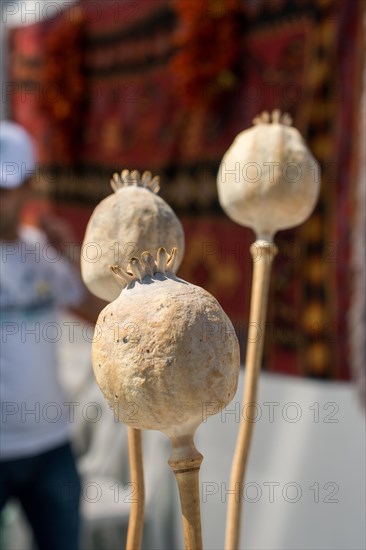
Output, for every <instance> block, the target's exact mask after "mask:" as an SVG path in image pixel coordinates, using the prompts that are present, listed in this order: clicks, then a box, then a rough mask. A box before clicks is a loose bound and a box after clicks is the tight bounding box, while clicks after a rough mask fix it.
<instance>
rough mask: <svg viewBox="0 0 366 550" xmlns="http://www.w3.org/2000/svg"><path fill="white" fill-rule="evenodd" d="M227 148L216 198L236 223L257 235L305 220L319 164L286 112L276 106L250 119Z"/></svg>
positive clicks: (315, 191) (314, 192)
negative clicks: (270, 111) (252, 124)
mask: <svg viewBox="0 0 366 550" xmlns="http://www.w3.org/2000/svg"><path fill="white" fill-rule="evenodd" d="M253 123H254V126H253V127H252V128H249V129H248V130H245V131H244V132H241V133H240V134H239V135H238V136H237V137H236V138H235V140H234V143H233V144H232V145H231V147H230V148H229V149H228V151H227V152H226V153H225V155H224V157H223V159H222V162H221V165H220V169H219V172H218V176H217V186H218V193H219V201H220V204H221V206H222V208H223V209H224V211H225V212H226V214H227V215H228V216H229V217H230V218H231V219H232V220H233V221H235V222H236V223H239V224H240V225H245V226H247V227H251V228H252V229H253V230H254V231H255V232H256V234H257V238H258V239H260V240H266V241H272V239H273V235H274V233H276V231H279V230H280V229H287V228H290V227H294V226H296V225H299V224H300V223H302V222H303V221H305V220H306V219H307V218H308V217H309V215H310V214H311V212H312V211H313V209H314V206H315V203H316V200H317V197H318V193H319V185H320V169H319V165H318V163H317V162H316V160H315V159H314V157H313V156H312V154H311V153H310V151H309V149H308V148H307V146H306V143H305V141H304V140H303V138H302V136H301V134H300V133H299V132H298V130H296V128H293V127H292V126H291V123H292V121H291V118H290V116H289V115H288V114H283V115H281V112H280V111H279V110H277V109H276V110H274V111H273V112H272V115H270V114H269V113H267V112H263V113H262V114H261V115H259V116H257V117H256V118H255V119H254V120H253Z"/></svg>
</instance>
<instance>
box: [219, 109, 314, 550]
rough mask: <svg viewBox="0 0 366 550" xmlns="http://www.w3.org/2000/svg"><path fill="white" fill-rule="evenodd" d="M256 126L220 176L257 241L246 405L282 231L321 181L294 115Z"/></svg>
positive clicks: (240, 482)
mask: <svg viewBox="0 0 366 550" xmlns="http://www.w3.org/2000/svg"><path fill="white" fill-rule="evenodd" d="M253 122H254V127H253V128H250V129H249V130H246V131H245V132H242V133H241V134H239V135H238V136H237V138H236V139H235V141H234V143H233V144H232V146H231V147H230V149H229V150H228V151H227V152H226V154H225V155H224V158H223V160H222V162H221V165H220V170H219V173H218V176H217V186H218V192H219V200H220V203H221V206H222V207H223V209H224V210H225V212H226V213H227V215H228V216H229V217H230V218H231V219H232V220H234V221H236V222H237V223H239V224H240V225H245V226H248V227H251V228H252V229H253V230H254V231H255V233H256V237H257V240H256V242H255V243H253V244H252V246H251V247H250V252H251V254H252V257H253V262H254V265H253V284H252V291H251V304H250V318H249V326H250V327H260V328H261V329H262V330H261V337H260V338H256V337H255V335H253V336H252V334H251V331H249V333H248V343H247V349H246V358H245V380H244V396H243V409H244V408H247V407H250V404H251V403H254V402H255V401H256V395H257V386H258V379H259V373H260V368H261V362H262V355H263V343H264V334H265V320H266V310H267V299H268V289H269V281H270V272H271V265H272V261H273V258H274V256H275V255H276V252H277V247H276V245H275V244H274V243H273V237H274V234H275V233H276V231H278V230H280V229H287V228H290V227H294V226H296V225H299V224H300V223H302V222H303V221H305V220H306V218H307V217H308V216H309V215H310V214H311V212H312V211H313V209H314V206H315V203H316V200H317V197H318V193H319V185H320V170H319V165H318V163H317V162H316V161H315V159H314V157H313V156H312V155H311V153H310V151H309V150H308V148H307V146H306V143H305V142H304V140H303V139H302V137H301V135H300V133H299V132H298V131H297V130H296V129H295V128H292V127H291V119H290V117H289V115H287V114H284V115H282V116H281V112H280V111H279V110H275V111H273V112H272V115H271V116H270V115H269V113H267V112H263V113H262V114H261V115H260V116H258V117H256V118H255V119H254V121H253ZM250 414H251V413H249V420H250V421H249V422H246V421H245V422H244V420H243V419H241V422H240V426H239V433H238V437H237V445H236V450H235V453H234V459H233V465H232V470H231V479H230V494H229V499H228V516H227V529H226V541H225V548H226V550H234V549H236V548H238V547H239V546H240V522H241V517H242V516H241V507H242V499H237V498H236V496H235V495H236V490H237V488H239V494H241V492H242V490H243V487H244V479H245V470H246V465H247V461H248V456H249V449H250V444H251V438H252V433H253V429H254V423H255V418H251V417H250Z"/></svg>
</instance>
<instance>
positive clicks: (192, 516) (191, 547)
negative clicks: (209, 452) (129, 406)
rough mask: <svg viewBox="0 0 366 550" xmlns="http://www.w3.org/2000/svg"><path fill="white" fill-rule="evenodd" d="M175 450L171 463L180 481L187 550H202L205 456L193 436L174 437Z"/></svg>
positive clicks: (178, 481)
mask: <svg viewBox="0 0 366 550" xmlns="http://www.w3.org/2000/svg"><path fill="white" fill-rule="evenodd" d="M172 444H173V452H172V454H171V457H170V459H169V465H170V466H171V468H172V470H173V471H174V474H175V477H176V479H177V483H178V489H179V496H180V503H181V508H182V521H183V532H184V545H185V548H186V550H202V531H201V512H200V494H199V470H200V466H201V462H202V460H203V456H202V455H201V453H199V452H198V451H197V449H196V447H195V446H194V443H193V438H192V437H188V436H187V437H180V438H172Z"/></svg>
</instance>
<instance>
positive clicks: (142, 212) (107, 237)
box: [81, 170, 184, 302]
mask: <svg viewBox="0 0 366 550" xmlns="http://www.w3.org/2000/svg"><path fill="white" fill-rule="evenodd" d="M146 174H147V176H146ZM121 177H122V178H120V177H119V176H117V177H116V175H115V176H114V179H113V180H112V182H111V183H112V185H113V187H114V190H115V192H114V193H113V194H112V195H110V196H108V197H107V198H105V199H104V200H102V201H101V202H100V203H99V204H98V205H97V206H96V208H95V210H94V212H93V213H92V215H91V218H90V220H89V223H88V226H87V228H86V232H85V237H84V242H83V246H82V255H81V274H82V278H83V281H84V283H85V285H86V286H87V287H88V289H89V290H90V292H92V293H93V294H95V295H96V296H98V298H102V299H103V300H106V301H108V302H111V301H113V300H115V299H116V298H117V297H118V296H119V294H120V292H121V287H120V286H119V285H118V283H117V282H116V280H115V279H114V277H113V276H112V275H111V271H110V266H111V265H114V264H117V263H118V264H119V265H121V266H122V267H124V268H125V269H126V268H127V264H128V259H129V258H130V257H131V256H133V255H136V254H141V253H142V252H143V251H144V250H151V252H152V253H153V254H156V253H157V251H158V248H159V247H160V246H165V247H166V248H167V249H168V250H171V249H172V248H173V247H178V249H179V254H178V261H177V265H176V269H178V267H179V265H180V263H181V261H182V259H183V254H184V232H183V227H182V225H181V223H180V221H179V220H178V218H177V216H176V215H175V213H174V211H173V210H172V209H171V207H170V206H169V205H168V204H167V203H166V202H165V201H164V199H162V198H161V197H159V196H158V195H156V192H157V190H158V188H159V186H158V178H156V177H155V178H153V179H151V174H150V173H148V172H145V173H144V174H143V175H142V177H141V178H140V174H139V173H138V172H137V171H134V172H131V173H129V172H128V171H127V170H126V171H124V172H122V174H121ZM149 178H150V179H149Z"/></svg>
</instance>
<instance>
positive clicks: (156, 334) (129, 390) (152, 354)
mask: <svg viewBox="0 0 366 550" xmlns="http://www.w3.org/2000/svg"><path fill="white" fill-rule="evenodd" d="M177 259H178V251H177V249H176V248H174V249H173V251H172V254H171V255H170V256H169V254H168V253H167V252H166V250H165V249H164V248H160V249H159V251H158V254H157V260H156V261H155V260H154V258H153V256H152V255H151V254H150V253H149V252H144V253H143V254H142V255H141V261H140V260H138V259H137V258H132V259H131V260H130V263H129V266H128V270H127V272H124V270H123V269H122V268H121V267H119V266H114V267H113V268H112V269H113V272H114V274H115V276H116V278H117V279H118V280H119V281H121V284H122V287H123V286H125V288H123V290H122V292H121V294H120V296H119V298H117V299H116V300H114V302H112V303H110V304H109V305H107V306H106V307H105V308H104V309H103V311H102V312H101V313H100V315H99V319H98V321H97V327H98V328H97V332H96V338H95V341H94V343H93V367H94V372H95V376H96V379H97V382H98V384H99V386H100V388H101V390H102V392H103V393H104V395H105V398H106V400H107V401H108V403H109V404H110V405H111V407H114V408H116V410H118V411H119V415H120V419H121V421H122V422H125V421H126V414H125V411H126V406H127V405H128V404H129V403H134V404H135V405H136V407H137V408H138V410H137V412H136V414H135V415H133V419H132V420H133V422H132V425H133V427H135V428H139V429H150V430H160V431H162V432H164V433H166V434H167V435H168V436H170V437H172V436H177V435H184V434H186V433H190V432H192V431H193V432H194V431H195V429H196V428H197V426H198V425H199V424H200V423H201V422H202V407H203V404H204V403H206V402H208V401H210V402H211V401H214V402H216V403H221V404H222V405H223V406H224V405H226V404H227V403H228V402H230V401H231V399H232V398H233V396H234V393H235V390H236V385H237V378H238V372H239V346H238V340H237V337H236V334H235V331H234V329H233V326H232V324H231V321H230V319H229V318H228V317H227V315H226V314H225V312H224V311H223V310H222V308H221V306H220V304H219V303H218V302H217V300H216V299H215V298H214V297H213V296H212V295H211V294H209V293H208V292H207V291H206V290H204V289H202V288H200V287H198V286H195V285H192V284H190V283H187V282H185V281H183V280H182V279H179V278H178V277H176V276H175V275H174V272H175V269H176V262H177ZM126 285H127V286H126ZM98 333H100V337H98ZM187 430H188V431H187Z"/></svg>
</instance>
